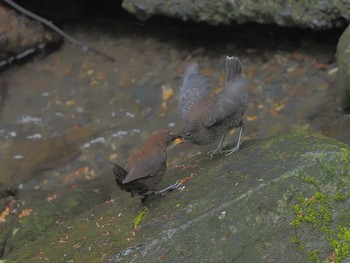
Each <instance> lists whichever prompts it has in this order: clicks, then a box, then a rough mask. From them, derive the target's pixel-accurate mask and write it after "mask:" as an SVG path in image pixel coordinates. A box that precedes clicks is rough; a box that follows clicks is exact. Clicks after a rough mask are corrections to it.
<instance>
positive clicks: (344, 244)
mask: <svg viewBox="0 0 350 263" xmlns="http://www.w3.org/2000/svg"><path fill="white" fill-rule="evenodd" d="M106 176H107V175H106ZM109 176H111V181H113V176H112V174H110V175H109ZM176 179H182V182H183V185H184V188H183V189H182V190H178V191H175V192H172V193H170V194H169V195H167V196H166V197H164V198H162V199H160V198H153V199H151V200H148V201H147V202H146V204H144V205H141V204H140V202H139V200H138V199H137V198H133V199H131V198H130V197H129V196H128V194H127V193H123V192H120V191H117V192H116V194H115V199H114V200H113V202H107V203H104V204H101V205H99V206H97V207H95V208H94V209H91V210H89V211H87V212H85V213H83V214H82V215H81V216H79V217H77V218H75V219H74V220H72V221H70V222H69V223H68V224H64V225H62V226H59V227H57V228H55V229H53V230H52V231H51V232H49V233H47V235H45V236H44V237H43V238H40V239H38V240H36V241H34V242H33V243H30V244H28V245H27V246H23V247H22V248H21V249H18V250H16V251H14V252H13V253H12V254H10V256H9V257H8V258H7V260H8V261H6V262H41V261H49V262H87V261H89V262H262V261H263V262H293V263H295V262H307V261H308V260H315V259H319V260H320V261H322V260H325V259H327V257H333V258H336V259H337V260H342V259H344V258H349V249H348V248H349V246H350V238H349V236H350V234H349V233H350V230H349V228H348V226H349V223H350V220H349V218H348V215H349V212H350V209H349V207H350V206H349V203H350V198H349V194H350V190H349V189H350V187H349V186H350V147H349V145H347V144H344V143H341V142H339V141H336V140H333V139H330V138H327V137H324V136H322V135H318V134H308V133H291V134H286V135H282V136H279V137H274V138H271V139H264V140H256V141H248V142H245V143H243V145H242V149H241V150H240V151H239V152H238V153H236V154H234V155H231V156H229V157H227V158H224V157H223V156H218V157H216V158H215V159H209V158H208V157H207V156H206V155H199V156H198V157H195V158H194V159H191V160H190V161H189V162H186V163H184V164H181V165H177V166H175V168H174V169H173V170H170V171H169V172H168V175H167V178H165V180H164V185H165V184H169V183H170V182H173V181H174V180H176ZM18 231H21V230H18ZM313 262H316V261H313ZM335 262H341V261H335Z"/></svg>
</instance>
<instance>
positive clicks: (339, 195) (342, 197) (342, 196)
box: [333, 192, 348, 202]
mask: <svg viewBox="0 0 350 263" xmlns="http://www.w3.org/2000/svg"><path fill="white" fill-rule="evenodd" d="M347 197H348V196H347V195H346V194H343V193H341V192H336V193H335V195H334V196H333V199H334V201H337V202H340V201H344V200H345V199H346V198H347Z"/></svg>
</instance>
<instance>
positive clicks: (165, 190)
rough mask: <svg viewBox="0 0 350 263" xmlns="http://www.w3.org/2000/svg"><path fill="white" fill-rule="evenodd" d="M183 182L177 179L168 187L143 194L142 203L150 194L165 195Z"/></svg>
mask: <svg viewBox="0 0 350 263" xmlns="http://www.w3.org/2000/svg"><path fill="white" fill-rule="evenodd" d="M180 185H181V184H180V183H179V180H177V181H176V182H175V183H174V184H171V185H169V186H168V187H166V188H164V189H162V190H159V191H149V192H147V193H145V194H144V195H143V197H142V198H141V203H144V202H145V201H146V200H147V199H148V198H149V197H150V196H152V195H158V196H164V195H166V194H167V193H168V192H170V191H172V190H175V189H177V188H178V187H179V186H180Z"/></svg>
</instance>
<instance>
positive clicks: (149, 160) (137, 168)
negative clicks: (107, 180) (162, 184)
mask: <svg viewBox="0 0 350 263" xmlns="http://www.w3.org/2000/svg"><path fill="white" fill-rule="evenodd" d="M165 165H166V153H165V152H159V151H155V152H150V153H147V154H143V155H142V156H140V158H138V159H137V160H136V161H135V162H134V164H132V165H130V166H131V169H130V170H129V173H128V175H127V176H126V178H125V179H124V180H123V184H125V183H128V182H131V181H134V180H138V179H141V178H145V177H149V176H154V175H156V174H157V173H158V172H159V171H160V170H161V169H164V166H165Z"/></svg>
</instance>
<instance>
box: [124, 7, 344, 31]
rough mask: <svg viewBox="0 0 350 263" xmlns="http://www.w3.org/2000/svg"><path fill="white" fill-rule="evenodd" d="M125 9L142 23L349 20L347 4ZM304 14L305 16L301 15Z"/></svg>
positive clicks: (329, 23) (330, 23)
mask: <svg viewBox="0 0 350 263" xmlns="http://www.w3.org/2000/svg"><path fill="white" fill-rule="evenodd" d="M122 6H123V8H124V9H125V10H127V11H128V12H129V13H131V14H134V15H135V16H136V17H137V18H139V19H140V20H146V19H148V18H149V17H151V16H154V15H164V16H169V17H175V18H179V19H181V20H184V21H186V20H193V21H196V22H203V21H204V22H207V23H208V24H213V25H217V24H230V23H233V22H237V23H246V22H257V23H261V24H271V23H274V24H277V25H280V26H293V27H302V28H318V29H321V28H322V29H325V28H333V27H337V26H343V24H345V23H344V20H349V19H350V9H349V8H348V3H347V2H346V1H340V0H338V1H316V2H313V3H311V2H309V1H305V0H304V1H287V2H286V1H268V2H261V1H259V2H256V1H250V0H243V1H228V0H226V1H210V0H209V1H192V2H191V3H188V2H187V1H179V0H177V1H162V0H158V1H156V0H147V1H140V0H124V1H123V4H122ZM300 14H302V15H300Z"/></svg>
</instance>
